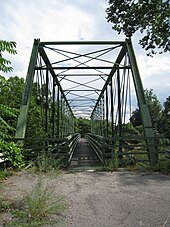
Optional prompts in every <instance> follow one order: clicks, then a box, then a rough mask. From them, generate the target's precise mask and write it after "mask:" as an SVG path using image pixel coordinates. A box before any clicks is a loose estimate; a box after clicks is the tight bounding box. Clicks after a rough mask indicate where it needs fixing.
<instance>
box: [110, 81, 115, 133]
mask: <svg viewBox="0 0 170 227" xmlns="http://www.w3.org/2000/svg"><path fill="white" fill-rule="evenodd" d="M112 80H113V77H112V78H111V80H110V101H111V129H112V137H114V116H113V114H114V110H113V109H114V106H113V81H112Z"/></svg>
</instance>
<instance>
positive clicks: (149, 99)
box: [130, 89, 162, 131]
mask: <svg viewBox="0 0 170 227" xmlns="http://www.w3.org/2000/svg"><path fill="white" fill-rule="evenodd" d="M144 93H145V99H146V103H147V105H148V108H149V112H150V115H151V121H152V125H153V128H154V130H155V131H159V125H160V120H161V116H162V114H161V109H162V108H161V104H160V102H159V100H158V98H157V96H156V95H155V94H154V93H153V89H150V90H148V89H146V90H145V91H144ZM130 122H131V123H132V125H133V126H134V127H136V126H140V125H142V122H141V117H140V113H139V109H136V110H135V111H133V113H132V116H131V118H130Z"/></svg>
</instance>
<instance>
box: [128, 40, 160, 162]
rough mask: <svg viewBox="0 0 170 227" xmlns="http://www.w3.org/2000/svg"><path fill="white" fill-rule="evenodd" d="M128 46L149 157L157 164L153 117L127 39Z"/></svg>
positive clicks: (133, 54)
mask: <svg viewBox="0 0 170 227" xmlns="http://www.w3.org/2000/svg"><path fill="white" fill-rule="evenodd" d="M126 45H127V50H128V55H129V60H130V64H131V67H132V76H133V81H134V84H135V90H136V94H137V99H138V104H139V110H140V112H141V118H142V122H143V127H144V133H145V136H146V143H147V146H148V157H149V160H150V163H151V164H155V163H156V162H157V159H158V155H157V150H156V145H155V141H154V131H153V127H152V122H151V117H150V113H149V109H148V106H147V103H146V100H145V95H144V89H143V85H142V81H141V78H140V74H139V70H138V67H137V62H136V58H135V53H134V50H133V47H132V43H131V40H129V39H127V40H126Z"/></svg>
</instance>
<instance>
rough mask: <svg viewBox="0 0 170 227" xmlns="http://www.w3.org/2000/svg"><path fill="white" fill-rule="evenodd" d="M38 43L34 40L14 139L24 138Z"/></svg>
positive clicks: (38, 41) (37, 40)
mask: <svg viewBox="0 0 170 227" xmlns="http://www.w3.org/2000/svg"><path fill="white" fill-rule="evenodd" d="M39 43H40V40H39V39H35V40H34V44H33V48H32V53H31V58H30V62H29V66H28V71H27V77H26V81H25V87H24V91H23V96H22V103H21V108H20V115H19V117H18V122H17V127H16V133H15V138H24V137H25V132H26V124H27V114H28V108H29V104H30V99H31V92H32V86H33V80H34V72H35V66H36V62H37V56H38V48H39Z"/></svg>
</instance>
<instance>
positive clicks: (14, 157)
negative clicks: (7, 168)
mask: <svg viewBox="0 0 170 227" xmlns="http://www.w3.org/2000/svg"><path fill="white" fill-rule="evenodd" d="M0 153H3V156H4V158H5V159H6V160H8V161H9V162H10V163H11V165H12V166H13V167H16V168H22V167H23V166H24V162H23V155H22V153H21V149H20V148H19V147H18V146H17V145H16V144H15V143H14V142H5V141H3V140H0Z"/></svg>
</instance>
